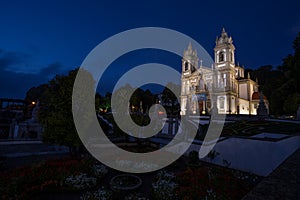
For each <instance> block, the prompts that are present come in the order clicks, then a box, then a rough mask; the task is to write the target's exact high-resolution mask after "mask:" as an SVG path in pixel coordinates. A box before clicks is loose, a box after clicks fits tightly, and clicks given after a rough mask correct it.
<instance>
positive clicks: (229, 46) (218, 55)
mask: <svg viewBox="0 0 300 200" xmlns="http://www.w3.org/2000/svg"><path fill="white" fill-rule="evenodd" d="M214 51H215V63H216V64H217V66H220V65H221V66H224V64H225V65H226V67H228V68H230V66H231V67H234V66H235V61H234V60H235V58H234V57H235V56H234V51H235V47H234V45H233V41H232V38H231V37H229V36H228V34H227V32H226V31H225V28H224V27H223V28H222V32H221V35H220V36H219V37H217V39H216V46H215V48H214Z"/></svg>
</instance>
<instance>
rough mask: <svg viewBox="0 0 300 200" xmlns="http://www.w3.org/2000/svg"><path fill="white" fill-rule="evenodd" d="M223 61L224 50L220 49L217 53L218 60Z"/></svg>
mask: <svg viewBox="0 0 300 200" xmlns="http://www.w3.org/2000/svg"><path fill="white" fill-rule="evenodd" d="M223 61H224V52H223V51H220V53H219V62H223Z"/></svg>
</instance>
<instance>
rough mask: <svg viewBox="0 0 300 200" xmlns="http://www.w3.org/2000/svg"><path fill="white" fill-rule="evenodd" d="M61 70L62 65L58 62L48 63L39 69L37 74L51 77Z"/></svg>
mask: <svg viewBox="0 0 300 200" xmlns="http://www.w3.org/2000/svg"><path fill="white" fill-rule="evenodd" d="M61 71H62V65H61V64H60V63H58V62H56V63H53V64H50V65H49V66H47V67H44V68H42V69H41V70H40V72H39V74H40V75H41V76H47V77H49V78H50V77H53V75H55V74H58V73H60V72H61Z"/></svg>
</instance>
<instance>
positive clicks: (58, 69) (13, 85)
mask: <svg viewBox="0 0 300 200" xmlns="http://www.w3.org/2000/svg"><path fill="white" fill-rule="evenodd" d="M299 8H300V2H299V1H297V0H294V1H289V0H286V1H281V2H277V1H256V0H255V1H230V0H227V1H188V0H185V1H175V0H173V1H162V0H160V1H79V0H78V1H71V0H70V1H58V0H53V1H50V0H49V1H46V0H45V1H31V0H26V1H23V0H20V1H14V0H12V1H8V0H7V1H4V0H2V1H0V36H1V37H0V97H11V98H24V97H25V93H26V91H27V90H28V89H29V88H30V87H32V86H37V85H39V84H40V83H44V82H47V81H48V80H49V79H50V78H52V77H53V76H54V75H55V74H63V73H66V72H67V71H69V70H71V69H74V68H75V67H78V66H80V64H81V63H82V61H83V59H84V58H85V57H86V55H87V54H88V53H89V52H90V51H91V50H92V49H93V48H94V47H95V46H96V45H98V44H99V43H100V42H101V41H103V40H105V39H106V38H108V37H110V36H112V35H114V34H117V33H119V32H121V31H124V30H127V29H132V28H137V27H146V26H157V27H165V28H170V29H174V30H177V31H180V32H182V33H185V34H187V35H189V36H190V37H192V38H194V39H195V40H197V41H198V42H199V43H200V44H201V45H202V46H203V47H204V48H205V49H206V50H207V51H208V52H209V53H210V54H211V55H212V54H213V47H214V45H215V38H216V36H217V35H219V34H220V32H221V29H222V27H223V26H224V27H225V29H226V31H227V32H228V33H229V35H230V36H232V37H233V40H234V44H235V46H236V61H239V63H240V64H242V65H245V67H246V68H257V67H259V66H262V65H267V64H271V65H273V66H278V65H280V64H281V60H282V58H284V57H285V56H286V55H288V54H291V53H293V50H292V42H293V40H294V38H295V37H296V34H297V32H299V31H300V12H299ZM155 54H156V55H157V52H156V53H155ZM138 55H139V56H136V58H135V56H131V57H129V58H128V59H123V61H122V62H121V61H120V62H116V63H117V64H118V65H124V66H127V65H128V66H130V65H133V64H137V63H138V64H142V62H145V60H144V58H145V56H144V57H143V56H142V55H140V53H139V54H138ZM146 57H147V56H146ZM150 57H151V56H150ZM163 57H164V56H162V57H161V58H162V59H161V60H165V58H166V57H164V58H163ZM148 58H149V55H148ZM149 60H150V61H152V60H153V58H150V59H149ZM178 61H179V63H178V66H177V62H178ZM126 62H128V63H126ZM146 62H148V60H146ZM162 62H164V61H162ZM169 62H171V61H165V63H167V64H169ZM171 63H172V64H173V65H176V66H174V67H175V68H177V69H178V70H179V69H180V65H181V63H180V60H179V59H175V60H174V61H172V62H171ZM117 64H115V65H117ZM119 67H120V66H119ZM117 69H118V67H116V68H115V70H117ZM113 73H114V70H113V69H112V71H111V73H108V74H107V76H108V77H107V80H109V77H110V76H113ZM110 88H111V86H110V83H107V84H106V89H110Z"/></svg>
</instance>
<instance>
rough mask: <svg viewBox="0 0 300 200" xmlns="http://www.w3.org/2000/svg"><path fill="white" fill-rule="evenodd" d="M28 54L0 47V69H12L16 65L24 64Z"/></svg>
mask: <svg viewBox="0 0 300 200" xmlns="http://www.w3.org/2000/svg"><path fill="white" fill-rule="evenodd" d="M29 57H30V55H28V54H24V53H20V52H7V51H4V50H3V49H0V69H5V70H13V69H15V68H16V67H17V66H18V65H20V64H24V63H25V62H26V61H27V60H28V58H29Z"/></svg>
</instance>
